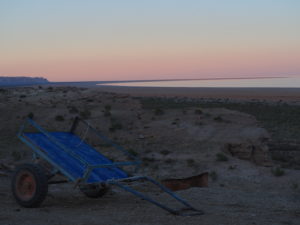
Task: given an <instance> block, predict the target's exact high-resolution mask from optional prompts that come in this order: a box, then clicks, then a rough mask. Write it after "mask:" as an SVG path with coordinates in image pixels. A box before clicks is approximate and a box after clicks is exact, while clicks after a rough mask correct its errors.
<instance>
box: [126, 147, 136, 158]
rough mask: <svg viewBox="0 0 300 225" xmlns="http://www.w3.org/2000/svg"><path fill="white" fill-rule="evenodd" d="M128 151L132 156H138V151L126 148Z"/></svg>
mask: <svg viewBox="0 0 300 225" xmlns="http://www.w3.org/2000/svg"><path fill="white" fill-rule="evenodd" d="M128 152H129V153H130V154H131V155H133V156H138V153H137V152H136V151H134V150H133V149H132V148H130V149H128Z"/></svg>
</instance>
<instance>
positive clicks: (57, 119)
mask: <svg viewBox="0 0 300 225" xmlns="http://www.w3.org/2000/svg"><path fill="white" fill-rule="evenodd" d="M55 120H56V121H59V122H62V121H64V120H65V118H64V117H63V116H62V115H57V116H55Z"/></svg>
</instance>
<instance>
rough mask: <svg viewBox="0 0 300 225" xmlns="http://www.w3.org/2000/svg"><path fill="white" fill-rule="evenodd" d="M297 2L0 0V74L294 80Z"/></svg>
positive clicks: (299, 26) (299, 71)
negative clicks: (292, 78) (273, 78)
mask: <svg viewBox="0 0 300 225" xmlns="http://www.w3.org/2000/svg"><path fill="white" fill-rule="evenodd" d="M299 12H300V1H299V0H226V1H224V0H210V1H207V0H110V1H108V0H26V1H24V0H0V76H34V77H35V76H42V77H46V78H47V79H49V80H50V81H102V80H147V79H194V78H195V79H197V78H200V79H201V78H223V77H224V78H228V77H230V78H232V77H260V76H262V77H269V76H270V77H278V76H280V77H285V76H287V77H291V76H294V77H295V76H296V77H300V13H299Z"/></svg>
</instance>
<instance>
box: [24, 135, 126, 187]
mask: <svg viewBox="0 0 300 225" xmlns="http://www.w3.org/2000/svg"><path fill="white" fill-rule="evenodd" d="M23 134H24V136H25V137H27V138H28V139H29V140H30V141H31V142H33V143H34V144H35V145H37V146H39V148H41V149H42V150H44V151H45V153H46V154H47V155H48V156H49V158H51V159H52V160H54V161H55V162H56V163H57V164H58V165H60V166H61V167H62V168H63V169H64V170H66V171H67V172H69V173H70V174H71V175H72V176H73V178H74V179H78V178H82V177H83V175H84V172H85V169H86V167H85V165H84V163H83V162H81V161H80V160H78V159H77V158H76V157H73V156H72V155H70V154H69V153H67V152H66V151H64V150H63V149H62V148H61V147H59V146H58V145H56V144H55V143H54V142H52V141H50V140H49V138H47V136H46V135H44V134H42V133H23ZM49 134H50V135H51V136H52V137H54V138H55V139H56V140H57V141H59V142H60V143H61V144H63V145H64V146H66V147H67V148H68V149H70V150H71V151H72V152H73V153H75V154H76V155H77V156H78V157H79V158H81V159H82V160H83V161H85V162H86V163H87V164H88V165H99V164H110V163H113V162H112V161H111V160H109V159H108V158H106V157H105V156H104V155H102V154H101V153H99V152H98V151H96V150H95V149H94V148H92V147H91V146H90V145H88V144H86V143H85V142H84V141H81V139H80V138H79V137H78V136H76V135H74V134H72V133H69V132H49ZM126 177H128V175H127V174H126V173H125V172H124V171H123V170H121V169H120V168H117V167H112V168H97V169H94V170H93V171H92V173H91V176H90V178H89V179H88V180H87V183H96V182H104V181H106V180H108V179H122V178H126Z"/></svg>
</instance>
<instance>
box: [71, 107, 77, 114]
mask: <svg viewBox="0 0 300 225" xmlns="http://www.w3.org/2000/svg"><path fill="white" fill-rule="evenodd" d="M78 112H79V110H78V109H77V108H76V107H75V106H71V107H70V108H69V113H72V114H76V113H78Z"/></svg>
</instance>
